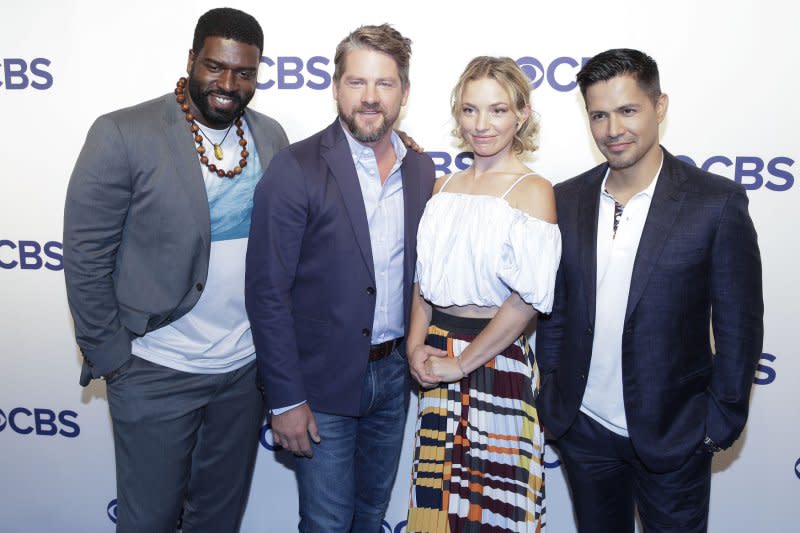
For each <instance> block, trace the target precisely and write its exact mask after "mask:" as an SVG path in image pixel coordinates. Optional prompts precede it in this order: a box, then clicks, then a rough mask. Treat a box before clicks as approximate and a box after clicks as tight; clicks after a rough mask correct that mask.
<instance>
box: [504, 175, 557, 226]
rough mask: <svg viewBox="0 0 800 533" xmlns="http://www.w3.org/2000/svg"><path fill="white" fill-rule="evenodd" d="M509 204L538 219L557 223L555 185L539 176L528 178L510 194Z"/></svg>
mask: <svg viewBox="0 0 800 533" xmlns="http://www.w3.org/2000/svg"><path fill="white" fill-rule="evenodd" d="M508 202H509V203H510V204H511V205H512V206H514V207H516V208H517V209H519V210H521V211H524V212H525V213H528V214H529V215H531V216H534V217H536V218H538V219H541V220H544V221H545V222H550V223H552V224H555V223H556V220H557V219H556V199H555V195H554V194H553V184H552V183H550V180H548V179H547V178H544V177H542V176H540V175H538V174H532V175H530V176H527V177H526V178H525V179H523V180H522V181H521V182H519V183H518V184H517V186H516V187H514V189H513V190H512V191H511V192H510V193H509V195H508Z"/></svg>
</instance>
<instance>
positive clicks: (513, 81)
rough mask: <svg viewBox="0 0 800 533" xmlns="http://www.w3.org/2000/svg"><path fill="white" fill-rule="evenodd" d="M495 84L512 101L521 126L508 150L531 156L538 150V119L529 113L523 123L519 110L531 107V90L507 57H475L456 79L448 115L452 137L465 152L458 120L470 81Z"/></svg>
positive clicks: (521, 74)
mask: <svg viewBox="0 0 800 533" xmlns="http://www.w3.org/2000/svg"><path fill="white" fill-rule="evenodd" d="M487 78H488V79H491V80H495V81H496V82H497V83H499V84H500V86H501V87H503V89H505V90H506V92H507V93H508V95H509V96H510V97H511V102H512V104H513V107H514V114H516V115H517V118H518V119H519V121H520V122H521V125H520V126H519V127H518V128H517V133H516V134H515V135H514V140H513V142H512V145H511V150H512V151H513V152H514V153H515V154H517V155H521V154H523V153H525V152H534V151H536V149H537V148H539V140H538V134H539V118H538V116H537V115H536V113H534V112H533V109H531V113H530V114H529V115H528V118H527V119H524V120H523V116H522V110H523V109H525V108H526V107H529V106H530V104H531V88H530V82H529V81H528V77H527V76H526V75H525V73H524V72H522V69H520V68H519V66H518V65H517V63H516V62H515V61H514V60H513V59H511V58H510V57H490V56H478V57H476V58H474V59H473V60H472V61H470V62H469V64H468V65H467V68H465V69H464V72H463V73H462V74H461V77H460V78H459V79H458V83H456V86H455V87H453V93H452V95H451V97H450V106H451V107H450V113H451V114H452V116H453V119H454V120H455V122H456V127H455V128H454V129H453V131H452V134H453V136H454V137H455V138H456V139H458V141H459V147H460V148H468V147H469V145H468V144H467V142H466V140H465V139H464V136H463V135H462V134H461V126H459V122H460V121H459V118H460V116H461V104H462V103H463V101H462V98H463V93H464V87H465V86H466V84H467V83H468V82H470V81H476V80H482V79H487Z"/></svg>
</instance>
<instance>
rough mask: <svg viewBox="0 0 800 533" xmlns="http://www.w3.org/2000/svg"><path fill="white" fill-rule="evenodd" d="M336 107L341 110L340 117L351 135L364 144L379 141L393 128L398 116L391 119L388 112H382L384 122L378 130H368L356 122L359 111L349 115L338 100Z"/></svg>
mask: <svg viewBox="0 0 800 533" xmlns="http://www.w3.org/2000/svg"><path fill="white" fill-rule="evenodd" d="M336 109H337V110H338V111H339V118H340V119H341V120H342V122H344V123H345V125H346V126H347V129H348V130H350V135H352V136H353V137H354V138H355V139H356V140H357V141H358V142H362V143H364V144H368V143H374V142H376V141H379V140H380V139H381V138H382V137H383V136H384V135H385V134H386V132H387V131H389V130H390V129H391V127H392V125H393V124H394V122H395V120H397V116H395V117H393V119H392V120H389V117H388V115H387V114H386V112H381V116H382V117H383V122H382V123H381V125H380V126H379V127H378V128H377V129H376V130H374V131H372V132H367V131H363V130H362V129H360V128H359V127H358V125H357V124H356V113H357V111H354V112H353V113H351V114H349V115H348V114H347V113H345V112H344V110H343V109H342V106H341V105H340V104H339V103H338V102H337V103H336Z"/></svg>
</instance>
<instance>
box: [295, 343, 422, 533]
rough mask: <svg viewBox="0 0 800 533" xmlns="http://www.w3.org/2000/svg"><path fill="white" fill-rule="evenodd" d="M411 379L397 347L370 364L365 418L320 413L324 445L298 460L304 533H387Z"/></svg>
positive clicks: (364, 391)
mask: <svg viewBox="0 0 800 533" xmlns="http://www.w3.org/2000/svg"><path fill="white" fill-rule="evenodd" d="M331 379H335V377H334V376H332V377H331ZM408 379H409V377H408V365H407V364H406V360H405V359H404V358H403V357H402V356H401V355H400V354H399V352H398V351H397V349H395V350H394V352H392V354H391V355H389V356H387V357H385V358H383V359H381V360H379V361H375V362H370V363H369V366H368V367H367V373H366V376H365V378H364V387H363V389H362V393H361V410H360V412H361V413H362V415H361V416H357V417H352V416H339V415H331V414H326V413H321V412H318V411H314V417H315V419H316V422H317V428H318V429H319V435H320V439H321V442H320V443H319V444H313V443H312V450H313V452H314V456H313V457H312V458H310V459H308V458H304V457H301V458H297V460H296V461H295V465H296V472H297V483H298V488H299V491H300V527H299V530H300V531H301V532H308V533H319V532H323V531H324V532H325V533H336V532H341V533H347V532H350V531H352V532H353V533H378V532H379V531H381V521H382V520H383V516H384V513H385V512H386V507H387V505H388V503H389V496H390V495H391V491H392V486H393V484H394V479H395V474H396V473H397V463H398V461H399V459H400V448H401V446H402V444H403V427H404V425H405V420H406V411H407V399H408Z"/></svg>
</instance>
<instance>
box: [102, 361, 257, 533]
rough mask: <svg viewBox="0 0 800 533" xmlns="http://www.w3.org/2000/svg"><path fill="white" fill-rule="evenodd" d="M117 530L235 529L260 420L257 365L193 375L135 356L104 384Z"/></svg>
mask: <svg viewBox="0 0 800 533" xmlns="http://www.w3.org/2000/svg"><path fill="white" fill-rule="evenodd" d="M108 404H109V407H110V409H111V419H112V422H113V427H114V451H115V453H116V465H117V531H118V532H122V533H127V532H131V533H142V532H145V531H146V532H148V533H161V532H164V533H174V532H175V527H176V524H177V522H178V516H179V514H180V511H181V509H182V508H184V515H183V532H184V533H194V532H197V533H207V532H210V531H220V532H235V531H237V530H238V529H239V525H240V522H241V519H242V515H243V513H244V507H245V504H246V502H247V495H248V492H249V489H250V480H251V478H252V474H253V465H254V464H255V457H256V453H257V451H258V434H259V431H260V428H261V422H262V420H263V417H264V408H263V403H262V398H261V394H260V393H259V391H258V388H257V387H256V367H255V363H250V364H248V365H246V366H244V367H242V368H240V369H238V370H234V371H232V372H228V373H225V374H190V373H187V372H180V371H177V370H172V369H171V368H166V367H163V366H160V365H156V364H153V363H150V362H148V361H145V360H144V359H141V358H139V357H136V356H132V357H131V360H130V361H129V362H128V363H126V365H125V366H123V367H122V368H121V369H120V370H119V372H117V373H116V374H115V375H114V376H113V377H112V379H111V381H110V382H109V383H108Z"/></svg>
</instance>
